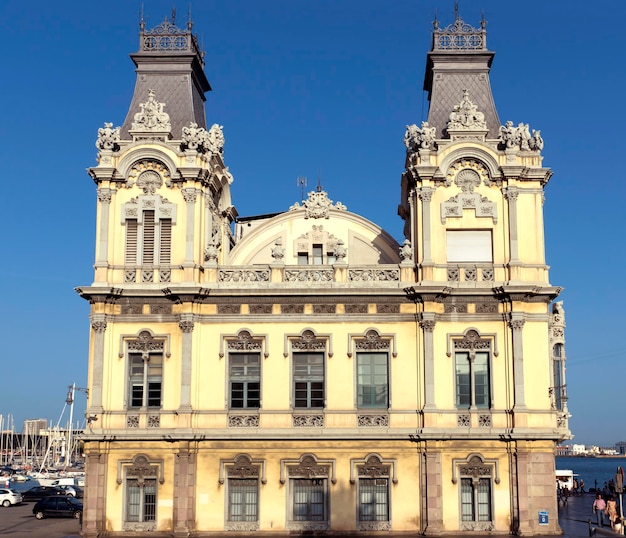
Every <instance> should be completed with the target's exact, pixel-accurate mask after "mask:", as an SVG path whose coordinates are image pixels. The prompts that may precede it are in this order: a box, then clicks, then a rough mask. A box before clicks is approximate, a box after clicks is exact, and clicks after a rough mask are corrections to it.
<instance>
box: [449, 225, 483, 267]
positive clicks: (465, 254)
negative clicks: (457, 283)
mask: <svg viewBox="0 0 626 538" xmlns="http://www.w3.org/2000/svg"><path fill="white" fill-rule="evenodd" d="M446 248H447V259H448V263H450V262H452V263H472V262H474V263H476V262H487V263H491V262H492V261H493V248H492V239H491V230H447V231H446Z"/></svg>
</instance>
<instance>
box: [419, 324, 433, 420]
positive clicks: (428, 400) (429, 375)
mask: <svg viewBox="0 0 626 538" xmlns="http://www.w3.org/2000/svg"><path fill="white" fill-rule="evenodd" d="M435 324H436V321H435V314H434V312H424V313H423V314H422V319H421V321H420V327H421V328H422V330H423V332H424V411H428V410H430V409H436V407H437V406H436V404H435V348H434V343H433V332H434V330H435Z"/></svg>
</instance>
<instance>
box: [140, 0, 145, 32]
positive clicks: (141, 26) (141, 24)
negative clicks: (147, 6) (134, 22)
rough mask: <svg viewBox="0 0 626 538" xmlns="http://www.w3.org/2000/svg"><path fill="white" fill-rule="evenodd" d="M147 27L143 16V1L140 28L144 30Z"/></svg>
mask: <svg viewBox="0 0 626 538" xmlns="http://www.w3.org/2000/svg"><path fill="white" fill-rule="evenodd" d="M145 27H146V20H145V19H144V18H143V2H141V14H140V16H139V28H141V29H142V30H143V29H144V28H145Z"/></svg>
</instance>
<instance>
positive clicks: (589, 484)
mask: <svg viewBox="0 0 626 538" xmlns="http://www.w3.org/2000/svg"><path fill="white" fill-rule="evenodd" d="M618 467H622V469H626V457H624V458H614V457H601V458H583V457H576V456H574V457H558V458H556V468H557V469H559V470H564V469H569V470H572V471H574V475H578V476H577V477H576V478H578V481H580V479H581V478H582V479H583V480H584V481H585V491H589V490H590V489H592V488H593V489H595V488H600V489H602V486H604V483H605V482H608V481H609V480H611V479H613V480H614V479H615V472H616V471H617V468H618Z"/></svg>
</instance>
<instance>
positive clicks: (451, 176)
mask: <svg viewBox="0 0 626 538" xmlns="http://www.w3.org/2000/svg"><path fill="white" fill-rule="evenodd" d="M459 176H461V177H459ZM481 182H482V183H484V184H485V185H486V186H487V187H490V186H491V185H493V184H494V183H498V181H497V180H492V179H491V178H490V176H489V171H488V170H487V168H486V167H485V165H484V164H483V163H481V162H480V161H477V160H476V159H459V160H457V161H455V162H454V163H452V164H451V165H450V167H449V168H448V172H447V174H446V179H445V181H444V185H445V186H446V187H449V186H450V185H452V183H455V184H456V185H457V186H458V187H460V188H461V189H462V190H463V192H473V189H474V188H476V187H478V186H479V185H480V183H481ZM470 185H471V188H469V187H470Z"/></svg>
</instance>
